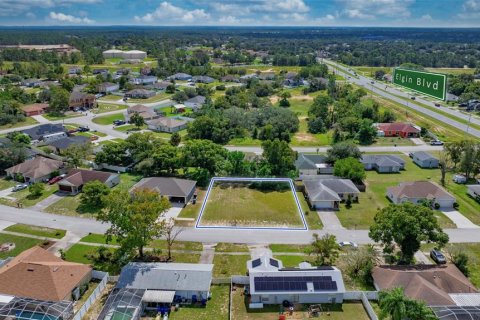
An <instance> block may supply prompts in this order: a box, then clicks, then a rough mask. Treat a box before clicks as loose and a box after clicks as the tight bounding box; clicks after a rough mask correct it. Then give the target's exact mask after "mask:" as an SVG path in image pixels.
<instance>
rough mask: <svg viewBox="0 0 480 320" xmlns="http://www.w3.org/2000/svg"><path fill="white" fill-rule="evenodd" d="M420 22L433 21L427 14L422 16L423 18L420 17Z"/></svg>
mask: <svg viewBox="0 0 480 320" xmlns="http://www.w3.org/2000/svg"><path fill="white" fill-rule="evenodd" d="M420 20H421V21H424V22H428V21H433V18H432V16H431V15H429V14H424V15H423V16H421V17H420Z"/></svg>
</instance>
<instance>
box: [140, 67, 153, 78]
mask: <svg viewBox="0 0 480 320" xmlns="http://www.w3.org/2000/svg"><path fill="white" fill-rule="evenodd" d="M151 73H152V68H150V67H143V68H142V69H141V70H140V74H143V75H145V76H148V75H149V74H151Z"/></svg>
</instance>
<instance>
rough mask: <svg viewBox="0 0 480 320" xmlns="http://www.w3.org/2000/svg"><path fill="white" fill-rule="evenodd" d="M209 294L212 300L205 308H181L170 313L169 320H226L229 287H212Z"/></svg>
mask: <svg viewBox="0 0 480 320" xmlns="http://www.w3.org/2000/svg"><path fill="white" fill-rule="evenodd" d="M210 293H211V294H212V298H211V300H209V301H208V303H207V306H206V307H196V306H195V307H193V306H182V307H180V309H179V310H178V311H175V312H172V313H170V317H169V319H172V320H176V319H178V320H180V319H182V320H183V319H196V320H228V307H229V293H230V286H228V285H214V286H212V287H211V288H210Z"/></svg>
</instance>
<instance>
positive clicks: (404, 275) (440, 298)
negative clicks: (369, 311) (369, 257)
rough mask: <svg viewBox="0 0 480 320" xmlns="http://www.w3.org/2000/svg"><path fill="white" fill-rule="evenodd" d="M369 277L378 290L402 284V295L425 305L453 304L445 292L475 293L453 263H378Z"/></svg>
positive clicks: (468, 281)
mask: <svg viewBox="0 0 480 320" xmlns="http://www.w3.org/2000/svg"><path fill="white" fill-rule="evenodd" d="M372 276H373V279H374V282H375V285H376V286H377V288H378V289H379V290H384V289H393V288H396V287H402V288H404V290H405V295H406V296H408V297H410V298H412V299H415V300H422V301H425V302H426V303H427V304H428V305H454V304H455V303H454V302H453V300H452V299H451V298H450V296H449V293H478V291H477V289H476V288H475V286H474V285H473V284H472V283H471V282H470V280H468V279H467V278H466V277H465V276H464V275H463V274H462V272H460V270H458V268H457V267H455V265H453V264H447V265H442V266H438V265H417V266H379V267H375V268H373V270H372Z"/></svg>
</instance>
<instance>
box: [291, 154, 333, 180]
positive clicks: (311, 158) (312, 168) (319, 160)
mask: <svg viewBox="0 0 480 320" xmlns="http://www.w3.org/2000/svg"><path fill="white" fill-rule="evenodd" d="M295 167H296V168H297V170H298V172H299V174H300V176H304V175H317V174H332V173H333V166H332V165H331V164H329V163H327V157H325V156H323V155H320V154H306V153H299V154H298V157H297V160H295Z"/></svg>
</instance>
